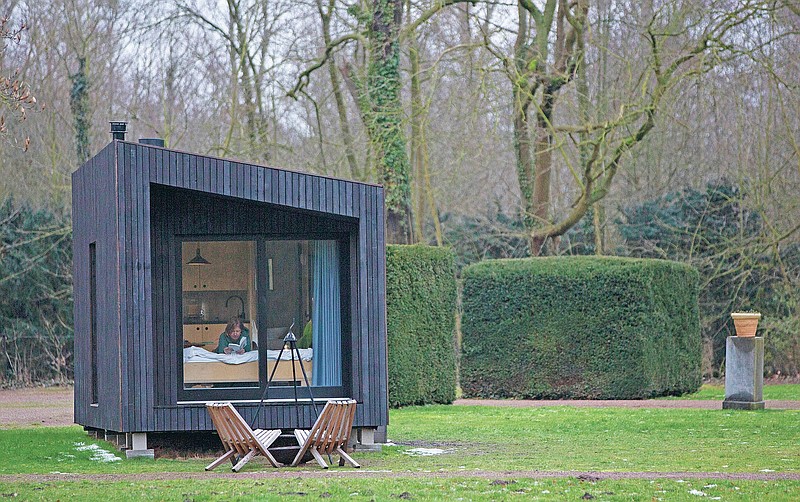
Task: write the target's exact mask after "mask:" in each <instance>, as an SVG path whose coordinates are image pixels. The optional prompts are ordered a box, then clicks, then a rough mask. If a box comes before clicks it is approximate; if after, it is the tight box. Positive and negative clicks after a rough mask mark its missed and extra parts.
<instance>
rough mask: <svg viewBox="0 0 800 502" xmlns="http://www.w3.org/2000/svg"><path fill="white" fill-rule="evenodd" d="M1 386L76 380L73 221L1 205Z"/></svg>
mask: <svg viewBox="0 0 800 502" xmlns="http://www.w3.org/2000/svg"><path fill="white" fill-rule="evenodd" d="M0 222H2V224H1V225H0V387H6V386H19V385H31V384H35V383H67V382H70V381H72V346H73V332H72V270H71V266H72V245H71V238H72V234H71V232H70V227H69V220H68V219H67V218H66V217H64V216H60V215H57V214H53V213H51V212H49V211H47V210H45V209H34V208H31V207H30V206H28V205H24V204H23V205H19V206H17V205H15V204H14V202H13V201H12V200H10V199H8V200H5V201H4V202H2V203H0Z"/></svg>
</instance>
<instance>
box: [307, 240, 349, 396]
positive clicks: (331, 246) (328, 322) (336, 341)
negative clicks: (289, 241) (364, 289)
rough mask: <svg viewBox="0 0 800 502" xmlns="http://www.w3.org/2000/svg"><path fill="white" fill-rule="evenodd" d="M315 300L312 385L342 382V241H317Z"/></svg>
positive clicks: (315, 247) (315, 244)
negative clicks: (340, 275)
mask: <svg viewBox="0 0 800 502" xmlns="http://www.w3.org/2000/svg"><path fill="white" fill-rule="evenodd" d="M313 268H314V272H313V277H312V280H313V282H314V297H313V298H314V300H313V305H312V306H313V311H312V312H311V329H312V332H313V336H312V338H313V345H312V346H313V348H314V359H313V363H312V376H311V384H312V385H315V386H316V385H323V386H331V385H332V386H338V385H342V317H341V287H340V284H339V243H338V242H336V241H314V248H313Z"/></svg>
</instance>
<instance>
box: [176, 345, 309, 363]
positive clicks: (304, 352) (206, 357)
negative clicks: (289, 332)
mask: <svg viewBox="0 0 800 502" xmlns="http://www.w3.org/2000/svg"><path fill="white" fill-rule="evenodd" d="M297 350H298V351H300V358H301V359H302V360H303V361H310V360H311V358H312V357H313V355H314V349H297ZM279 353H280V351H279V350H268V351H267V359H273V360H274V359H277V358H278V354H279ZM291 359H292V356H291V353H290V352H289V351H288V350H284V351H283V354H281V361H290V360H291ZM213 361H220V362H223V363H225V364H244V363H249V362H252V361H258V351H257V350H251V351H250V352H245V353H244V354H217V353H216V352H209V351H207V350H206V349H202V348H200V347H186V348H185V349H183V362H185V363H208V362H213Z"/></svg>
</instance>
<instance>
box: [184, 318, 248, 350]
mask: <svg viewBox="0 0 800 502" xmlns="http://www.w3.org/2000/svg"><path fill="white" fill-rule="evenodd" d="M226 326H227V325H226V324H216V323H214V324H184V325H183V339H184V340H185V341H186V342H189V344H190V345H195V346H199V347H203V348H204V349H206V350H208V351H213V350H214V349H216V348H217V343H218V342H219V335H221V334H222V332H223V331H225V328H226ZM244 327H245V328H248V329H249V328H250V324H249V323H244ZM184 343H185V342H184Z"/></svg>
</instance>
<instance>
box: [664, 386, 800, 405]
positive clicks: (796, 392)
mask: <svg viewBox="0 0 800 502" xmlns="http://www.w3.org/2000/svg"><path fill="white" fill-rule="evenodd" d="M663 399H712V400H719V401H722V400H723V399H725V386H724V385H707V384H706V385H703V386H702V387H701V388H700V390H699V391H697V392H695V393H694V394H685V395H683V396H677V397H667V398H663ZM764 399H766V400H776V401H798V400H800V384H777V385H765V386H764Z"/></svg>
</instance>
